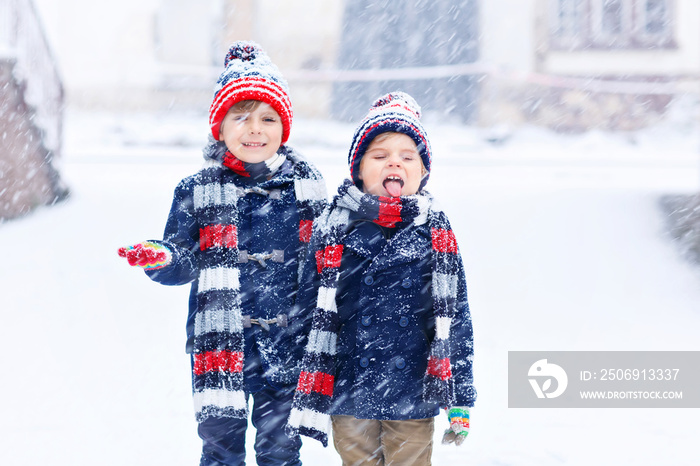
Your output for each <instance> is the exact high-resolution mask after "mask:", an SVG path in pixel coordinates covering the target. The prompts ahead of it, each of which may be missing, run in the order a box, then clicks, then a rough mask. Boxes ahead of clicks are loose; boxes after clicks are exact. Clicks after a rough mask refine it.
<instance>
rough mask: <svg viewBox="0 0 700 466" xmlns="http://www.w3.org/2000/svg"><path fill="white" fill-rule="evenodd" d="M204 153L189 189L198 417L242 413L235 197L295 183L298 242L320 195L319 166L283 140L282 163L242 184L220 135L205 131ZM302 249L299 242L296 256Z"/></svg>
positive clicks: (273, 194)
mask: <svg viewBox="0 0 700 466" xmlns="http://www.w3.org/2000/svg"><path fill="white" fill-rule="evenodd" d="M204 155H205V159H207V161H208V162H207V165H206V166H205V167H204V168H203V169H202V170H201V171H200V172H199V175H198V177H197V178H196V182H195V185H194V195H193V202H194V213H195V218H196V220H197V223H198V224H199V249H200V251H199V257H198V263H199V268H200V274H199V281H198V288H197V312H196V315H195V331H194V348H193V353H194V354H193V359H194V364H193V378H192V380H193V396H194V403H195V415H196V419H197V421H198V422H202V421H203V420H205V419H207V418H208V417H233V418H246V417H247V411H248V407H247V397H246V395H245V392H244V384H243V363H244V354H243V348H244V335H243V320H242V312H241V305H240V296H239V287H240V282H239V277H240V269H239V265H238V264H239V258H238V254H239V252H238V224H239V216H238V200H239V199H240V198H242V197H244V196H245V195H246V194H248V193H251V192H253V193H256V194H259V195H263V196H269V197H270V198H279V196H282V192H283V191H284V190H285V189H293V190H294V195H295V203H296V208H297V211H298V213H299V218H300V222H299V241H300V243H302V244H304V243H308V242H309V240H310V237H311V225H312V223H313V219H314V218H315V217H316V216H317V215H318V214H319V213H320V211H321V209H322V208H323V206H324V205H325V199H326V192H325V185H324V182H323V179H322V177H321V175H320V173H319V172H318V171H317V170H316V169H315V168H314V167H313V166H311V165H310V164H308V163H307V162H306V161H305V160H303V159H302V158H301V157H300V156H299V155H298V154H296V153H295V152H294V151H293V150H292V149H291V148H288V147H286V146H282V147H281V148H280V150H279V151H278V156H281V157H283V160H282V162H283V163H280V164H279V165H278V169H277V170H276V172H275V173H271V175H272V176H271V178H270V179H269V180H267V179H266V178H267V177H265V181H261V182H258V183H253V184H251V183H250V182H246V183H245V184H241V185H240V186H239V185H237V184H234V182H232V181H231V177H230V172H229V173H227V172H228V170H229V168H225V166H226V165H225V164H224V159H225V157H226V147H225V145H223V143H219V142H214V141H213V140H211V138H210V144H209V145H208V146H207V147H206V148H205V151H204ZM286 161H288V162H290V163H287V162H286ZM290 185H291V186H293V188H289V186H290ZM279 221H283V220H282V219H279ZM305 249H306V248H301V252H300V255H299V257H298V260H299V262H300V263H301V260H300V259H302V258H303V257H304V255H305V254H306V251H305Z"/></svg>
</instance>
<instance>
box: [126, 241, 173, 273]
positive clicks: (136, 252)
mask: <svg viewBox="0 0 700 466" xmlns="http://www.w3.org/2000/svg"><path fill="white" fill-rule="evenodd" d="M119 256H120V257H126V260H127V261H129V265H133V266H137V267H143V268H144V269H149V270H153V269H159V268H161V267H165V266H166V265H168V264H169V263H170V261H171V260H172V258H173V255H172V253H171V252H170V249H168V248H166V247H165V246H163V245H162V244H158V243H151V242H149V241H146V242H143V243H138V244H134V245H133V246H125V247H123V248H119Z"/></svg>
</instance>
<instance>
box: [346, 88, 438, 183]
mask: <svg viewBox="0 0 700 466" xmlns="http://www.w3.org/2000/svg"><path fill="white" fill-rule="evenodd" d="M420 116H421V112H420V106H419V105H418V103H416V101H415V100H414V99H413V97H411V96H410V95H408V94H406V93H405V92H390V93H388V94H386V95H383V96H382V97H380V98H379V99H377V100H376V101H375V102H374V104H372V107H371V108H370V109H369V113H368V114H367V116H366V117H365V118H364V120H362V123H360V126H358V127H357V129H356V130H355V135H354V136H353V139H352V146H350V153H349V155H348V164H349V165H350V176H351V177H352V179H353V181H354V182H355V183H357V182H358V181H359V178H358V175H359V173H360V161H361V160H362V157H363V156H364V155H365V152H366V151H367V148H368V147H369V145H370V143H371V142H372V140H373V139H374V138H376V137H377V136H379V135H380V134H381V133H387V132H394V133H403V134H405V135H407V136H409V137H410V138H411V139H413V142H415V143H416V147H417V148H418V153H419V154H420V157H421V159H422V160H423V165H424V166H425V170H426V172H427V174H426V175H425V176H424V177H423V181H422V182H421V185H420V186H421V188H423V186H425V183H426V182H427V181H428V176H429V175H430V160H431V157H432V155H431V150H430V141H429V140H428V135H427V133H426V132H425V128H423V126H422V125H421V123H420Z"/></svg>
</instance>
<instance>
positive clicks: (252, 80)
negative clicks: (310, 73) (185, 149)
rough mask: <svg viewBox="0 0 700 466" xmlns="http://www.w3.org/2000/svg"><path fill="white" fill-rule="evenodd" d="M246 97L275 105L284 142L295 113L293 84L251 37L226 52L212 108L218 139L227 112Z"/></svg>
mask: <svg viewBox="0 0 700 466" xmlns="http://www.w3.org/2000/svg"><path fill="white" fill-rule="evenodd" d="M242 100H259V101H261V102H265V103H266V104H269V105H270V106H271V107H272V108H274V109H275V111H276V112H277V113H278V114H279V116H280V118H281V120H282V144H284V143H286V142H287V140H288V139H289V132H290V130H291V127H292V115H293V114H292V103H291V101H290V100H289V86H288V85H287V81H286V80H285V79H284V77H283V76H282V73H280V70H279V69H278V68H277V66H275V64H274V63H272V60H270V57H269V56H268V55H267V53H265V51H264V50H263V49H262V47H260V46H259V45H258V44H256V43H255V42H250V41H238V42H235V43H234V44H233V45H231V47H230V48H229V51H228V53H227V54H226V58H225V60H224V71H223V73H221V75H220V76H219V79H218V81H217V82H216V86H215V88H214V100H213V102H212V104H211V107H210V108H209V126H210V127H211V132H212V136H214V139H219V132H220V130H221V122H222V121H223V119H224V117H225V116H226V113H228V111H229V109H230V108H231V107H232V106H234V105H235V104H237V103H238V102H240V101H242Z"/></svg>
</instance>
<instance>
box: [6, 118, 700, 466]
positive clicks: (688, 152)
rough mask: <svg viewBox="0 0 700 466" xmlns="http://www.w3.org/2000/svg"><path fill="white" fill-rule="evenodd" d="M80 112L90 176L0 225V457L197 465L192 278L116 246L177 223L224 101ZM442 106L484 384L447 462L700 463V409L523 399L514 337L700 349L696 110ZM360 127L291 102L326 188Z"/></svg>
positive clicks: (448, 177)
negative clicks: (159, 280)
mask: <svg viewBox="0 0 700 466" xmlns="http://www.w3.org/2000/svg"><path fill="white" fill-rule="evenodd" d="M67 117H68V118H67V120H66V128H65V131H66V136H65V138H66V139H65V145H64V151H63V152H64V157H63V159H62V160H61V161H60V163H59V164H58V169H59V170H60V171H61V173H62V175H63V177H64V178H65V181H66V183H67V184H68V185H69V187H70V188H71V190H72V196H71V197H70V198H69V200H68V201H67V202H65V203H63V204H61V205H58V206H55V207H53V208H41V209H39V210H37V211H35V212H34V213H32V214H31V215H29V216H27V217H25V218H21V219H19V220H16V221H11V222H8V223H4V224H0V244H1V246H0V257H2V263H3V266H2V268H1V269H0V280H1V281H2V284H3V285H2V309H3V312H2V316H3V323H2V325H0V341H2V342H3V345H4V347H5V348H6V350H5V351H4V352H3V354H2V356H0V357H1V358H2V366H3V367H4V368H5V369H4V370H5V372H4V373H5V376H4V381H3V384H2V387H1V388H0V399H2V400H3V407H2V408H1V409H0V413H1V414H0V419H2V420H1V421H0V422H1V423H2V424H1V426H2V427H0V438H2V446H1V447H0V464H3V465H12V466H25V465H32V466H33V465H43V464H48V465H71V466H77V465H85V466H92V465H100V466H117V465H118V466H124V465H130V466H131V465H133V466H136V465H170V466H180V465H182V466H187V465H194V464H197V463H198V458H199V453H200V441H199V438H198V437H197V434H196V423H195V421H194V416H193V409H192V400H191V394H190V374H189V359H188V356H187V355H186V354H185V353H184V344H185V318H186V313H187V295H188V291H189V287H188V286H184V287H177V288H168V287H164V286H161V285H158V284H156V283H154V282H152V281H150V280H149V279H148V278H147V277H146V276H145V275H144V274H143V273H142V272H141V271H139V270H137V269H135V268H130V267H129V266H128V265H127V264H126V262H125V261H124V260H123V259H121V258H119V257H118V256H117V248H118V247H120V246H123V245H127V244H131V243H133V242H138V241H141V240H146V239H151V238H160V236H161V234H162V231H163V227H164V224H165V219H166V216H167V214H168V210H169V208H170V203H171V201H172V194H173V189H174V188H175V186H176V184H177V182H178V181H179V180H180V179H182V178H183V177H185V176H187V175H189V174H191V173H193V172H195V171H196V170H197V169H198V168H199V166H200V164H201V155H200V148H201V146H202V145H203V143H204V139H205V135H206V132H207V128H206V117H205V116H203V115H200V116H182V115H130V114H123V115H122V114H101V113H94V114H93V113H77V112H70V111H69V112H68V113H67ZM425 126H426V129H427V131H428V132H429V134H430V137H431V142H432V145H433V153H434V160H433V171H432V173H431V178H430V181H429V183H428V186H427V188H428V190H429V191H431V192H432V193H433V194H434V195H435V196H436V198H437V199H438V200H439V201H440V203H441V205H442V206H443V208H444V210H445V211H446V212H447V214H448V215H449V217H450V219H451V222H452V226H453V228H454V230H455V232H456V235H457V239H458V242H459V245H460V249H461V252H462V255H463V258H464V263H465V266H466V270H467V283H468V287H469V301H470V306H471V309H472V318H473V325H474V334H475V348H476V350H475V366H474V376H475V384H476V388H477V390H478V392H479V398H478V400H477V404H476V407H475V408H474V409H473V410H472V421H471V422H472V426H471V433H470V434H469V437H468V439H467V440H466V442H465V444H464V445H463V446H462V447H460V448H459V449H457V448H456V447H454V446H443V445H440V444H439V439H440V438H441V436H442V431H443V430H444V429H445V428H446V427H447V422H446V420H445V419H444V418H443V417H440V418H438V419H437V422H436V433H435V439H436V445H435V448H434V453H433V464H435V465H447V464H460V465H461V464H464V465H494V466H495V465H514V466H521V465H525V466H529V465H537V466H547V465H559V464H566V465H584V464H598V465H620V464H634V465H655V464H670V465H690V464H696V463H695V461H697V457H698V453H697V449H698V447H697V438H698V434H700V429H698V420H697V414H698V413H697V410H694V409H588V410H584V409H509V408H508V396H507V395H508V393H507V360H508V351H516V350H543V351H564V350H572V351H573V350H575V351H584V350H616V351H621V350H650V351H651V350H654V351H656V350H660V351H670V350H689V351H690V350H694V351H697V350H700V344H699V343H698V331H699V329H700V268H698V267H695V266H693V265H691V264H689V263H688V262H687V261H685V260H683V259H682V258H681V257H680V255H679V252H678V249H677V248H676V247H675V245H674V244H673V243H672V241H671V240H670V239H669V238H668V237H667V235H666V233H665V225H664V218H663V215H662V212H661V210H660V208H659V205H658V201H659V197H660V196H662V195H665V194H683V193H693V192H697V191H698V190H700V138H699V137H698V129H697V128H694V127H691V126H683V125H675V124H673V123H672V122H671V123H666V124H664V125H660V126H658V127H655V128H653V129H650V130H648V131H640V132H637V133H634V134H629V135H623V134H614V135H611V134H606V133H598V132H590V133H587V134H584V135H556V134H554V133H551V132H549V131H546V130H542V129H521V130H518V131H517V132H515V133H514V134H513V135H512V137H510V138H508V139H507V140H505V141H504V142H503V143H501V144H495V145H494V144H491V143H489V142H486V141H485V137H484V132H483V131H480V130H478V129H476V128H473V127H465V126H456V125H451V124H444V123H441V122H439V121H430V120H428V121H426V123H425ZM353 130H354V125H346V124H340V123H334V122H330V121H316V120H299V121H295V123H294V128H293V130H292V137H291V140H290V145H292V146H293V147H295V148H296V149H298V150H299V151H300V152H301V153H302V154H305V155H306V156H307V158H309V159H310V160H311V161H312V162H314V163H315V164H316V165H317V166H318V168H319V169H320V170H321V172H322V173H323V174H324V176H325V177H326V181H327V185H328V190H329V193H333V192H334V191H335V188H336V187H337V185H338V183H339V182H340V180H341V179H342V178H344V177H345V176H346V173H347V171H348V169H347V150H348V146H349V143H350V140H351V136H352V132H353ZM249 432H250V431H249ZM250 433H252V432H250ZM249 438H250V442H249V445H250V446H251V447H250V448H249V460H248V464H255V460H254V456H253V451H252V436H251V437H249ZM693 458H695V460H693ZM302 460H303V461H304V464H307V465H320V464H324V465H327V466H332V465H340V460H339V457H338V455H337V454H336V452H335V450H334V449H333V447H332V446H331V447H329V448H325V449H324V448H323V447H322V446H321V445H320V444H319V443H318V442H315V441H313V440H310V439H306V438H304V446H303V448H302Z"/></svg>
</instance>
